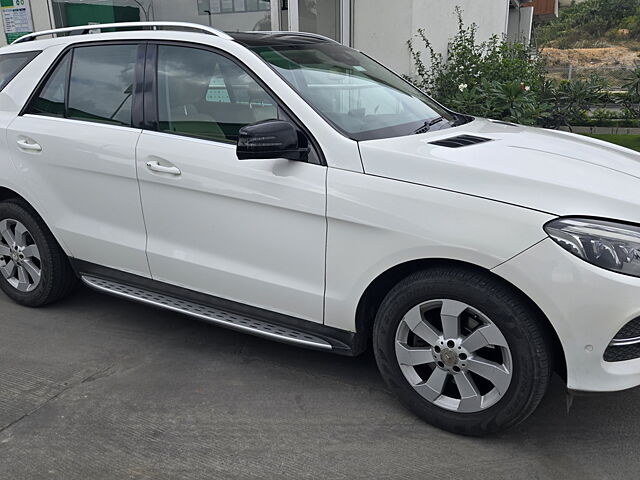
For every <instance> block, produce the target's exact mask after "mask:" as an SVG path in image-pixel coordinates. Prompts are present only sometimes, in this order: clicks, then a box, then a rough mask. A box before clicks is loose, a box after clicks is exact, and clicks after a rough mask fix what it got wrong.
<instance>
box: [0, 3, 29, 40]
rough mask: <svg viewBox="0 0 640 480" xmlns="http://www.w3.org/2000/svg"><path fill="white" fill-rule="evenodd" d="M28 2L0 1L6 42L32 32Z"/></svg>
mask: <svg viewBox="0 0 640 480" xmlns="http://www.w3.org/2000/svg"><path fill="white" fill-rule="evenodd" d="M29 1H30V0H0V8H1V9H2V24H3V26H4V33H5V35H6V37H7V42H8V43H11V42H13V41H14V40H16V39H17V38H20V37H22V36H23V35H26V34H27V33H32V32H33V19H32V17H31V5H30V3H29Z"/></svg>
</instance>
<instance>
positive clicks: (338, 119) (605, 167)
mask: <svg viewBox="0 0 640 480" xmlns="http://www.w3.org/2000/svg"><path fill="white" fill-rule="evenodd" d="M107 28H109V29H110V30H111V31H104V30H106V29H107ZM89 30H91V31H92V32H91V33H92V34H90V35H89V33H90V32H89ZM94 30H97V31H98V33H95V32H93V31H94ZM100 32H102V33H100ZM61 33H71V34H73V35H69V36H65V35H61ZM42 36H48V37H50V38H47V39H40V40H38V39H37V38H39V37H42ZM0 82H1V83H0V87H1V93H0V128H2V131H3V134H2V136H1V137H0V168H1V170H0V201H1V202H0V234H1V237H2V240H1V241H0V271H1V273H2V275H1V277H0V286H1V288H2V290H4V292H5V293H6V294H7V295H8V296H9V297H11V298H12V299H14V300H16V301H17V302H19V303H22V304H24V305H28V306H33V307H36V306H41V305H45V304H48V303H51V302H53V301H55V300H58V299H60V298H61V297H63V296H65V295H67V294H68V293H69V292H71V291H72V289H73V287H74V286H75V284H76V283H77V278H80V279H82V281H83V282H84V283H86V284H87V285H88V286H90V287H93V288H95V289H98V290H101V291H104V292H107V293H110V294H113V295H117V296H121V297H125V298H129V299H132V300H137V301H140V302H145V303H147V304H150V305H154V306H157V307H160V308H167V309H170V310H173V311H175V312H180V313H184V314H187V315H191V316H193V317H197V318H200V319H202V320H205V321H209V322H212V323H215V324H217V325H221V326H226V327H230V328H234V329H237V330H241V331H244V332H247V333H252V334H255V335H260V336H263V337H267V338H271V339H273V340H278V341H281V342H286V343H291V344H295V345H300V346H305V347H310V348H316V349H322V350H327V351H330V352H335V353H339V354H343V355H358V354H360V353H362V352H363V351H364V350H365V349H366V348H367V346H368V345H369V344H370V343H372V344H373V349H374V351H375V355H376V358H377V361H378V365H379V367H380V371H381V372H382V375H383V377H384V379H385V380H386V382H387V384H388V385H389V388H390V389H391V390H393V392H395V393H396V394H397V396H398V397H399V398H400V400H401V401H402V402H403V403H404V404H405V405H407V406H408V407H409V408H410V409H411V410H413V411H414V412H415V413H416V414H418V415H419V416H420V417H422V418H424V419H426V420H427V421H428V422H430V423H432V424H433V425H436V426H438V427H440V428H444V429H447V430H450V431H453V432H456V433H463V434H471V435H479V434H484V433H489V432H495V431H498V430H501V429H504V428H507V427H510V426H513V425H515V424H517V423H518V422H520V421H522V420H523V419H525V418H526V417H527V416H528V415H530V414H531V413H532V412H533V410H534V409H535V408H536V406H537V405H538V403H539V402H540V400H541V398H542V397H543V395H544V393H545V390H546V388H547V385H548V383H549V378H550V375H551V373H552V371H553V370H554V369H555V371H557V372H558V373H559V374H560V375H562V376H563V377H564V378H565V379H566V382H567V386H568V388H569V389H570V390H581V391H592V392H596V391H613V390H620V389H626V388H630V387H633V386H636V385H638V384H640V295H639V293H640V278H639V277H640V197H639V195H638V192H639V191H640V162H639V160H640V155H638V154H637V153H635V152H632V151H630V150H626V149H624V148H620V147H616V146H613V145H609V144H606V143H603V142H599V141H597V140H591V139H588V138H583V137H578V136H575V135H571V134H566V133H559V132H552V131H545V130H538V129H533V128H526V127H522V126H519V125H514V124H509V123H504V122H498V121H491V120H484V119H479V118H471V117H467V116H464V115H460V114H456V113H453V112H451V111H449V110H447V109H446V108H444V107H442V106H441V105H438V104H437V103H435V102H434V101H433V100H431V99H430V98H428V97H427V96H426V95H424V94H423V93H421V92H420V91H418V90H417V89H416V88H414V87H413V86H411V85H410V84H408V83H406V82H405V81H404V80H402V79H401V78H400V77H398V76H396V75H395V74H393V73H392V72H390V71H389V70H387V69H386V68H384V67H383V66H381V65H380V64H378V63H376V62H375V61H374V60H372V59H371V58H369V57H367V56H366V55H364V54H362V53H360V52H358V51H355V50H352V49H350V48H347V47H344V46H342V45H340V44H338V43H335V42H333V41H331V40H328V39H326V38H323V37H319V36H317V35H311V34H297V33H258V32H254V33H233V34H226V33H223V32H220V31H217V30H214V29H211V28H208V27H202V26H198V25H191V24H176V23H155V24H137V23H136V24H127V25H126V26H124V27H123V25H108V26H104V25H103V26H95V25H92V26H87V27H76V28H69V29H63V30H59V31H50V32H41V33H38V34H33V35H30V36H27V37H23V38H22V39H20V40H19V41H18V42H17V43H15V44H14V45H12V46H9V47H7V48H3V49H2V50H0Z"/></svg>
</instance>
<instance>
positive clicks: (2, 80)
mask: <svg viewBox="0 0 640 480" xmlns="http://www.w3.org/2000/svg"><path fill="white" fill-rule="evenodd" d="M39 54H40V52H20V53H7V54H5V55H0V90H3V89H4V87H6V86H7V85H8V84H9V82H10V81H11V80H13V78H14V77H15V76H16V75H18V73H20V72H21V71H22V69H23V68H24V67H26V66H27V65H28V64H29V62H31V60H33V59H34V58H36V57H37V56H38V55H39Z"/></svg>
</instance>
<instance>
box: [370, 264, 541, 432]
mask: <svg viewBox="0 0 640 480" xmlns="http://www.w3.org/2000/svg"><path fill="white" fill-rule="evenodd" d="M435 299H452V300H456V301H459V302H463V303H466V304H468V305H470V306H472V307H473V308H475V309H477V310H479V311H481V312H483V313H484V314H485V315H486V316H487V317H489V318H490V319H491V321H492V322H493V323H494V324H495V326H497V327H498V329H499V330H500V331H501V332H502V334H503V336H504V339H505V340H506V341H507V343H508V347H509V349H510V355H511V358H512V377H511V382H510V383H509V386H508V388H507V389H506V392H505V393H504V394H503V396H502V397H501V398H500V399H499V400H498V401H497V403H495V404H493V405H491V406H489V407H488V408H486V409H484V410H480V411H477V412H472V413H461V412H456V411H452V410H447V409H445V408H442V407H441V406H438V405H436V404H434V403H432V402H431V401H429V400H427V399H426V398H424V397H423V396H422V395H420V394H419V393H418V392H417V391H416V390H415V389H414V388H413V386H412V385H411V384H410V383H409V381H408V380H407V379H406V378H405V376H404V374H403V372H402V370H401V367H400V365H399V361H398V359H397V355H396V350H395V348H396V346H395V343H396V334H397V331H398V326H399V324H400V322H401V321H402V319H403V317H404V316H405V315H406V314H407V312H409V310H410V309H412V308H413V307H415V306H416V305H420V304H423V303H424V302H428V301H429V300H435ZM543 321H544V319H541V318H540V315H539V313H537V312H536V311H535V309H533V308H532V307H530V306H529V305H528V303H527V301H526V300H525V299H523V298H522V296H521V295H520V294H519V293H518V292H517V291H515V290H514V289H512V288H511V287H509V286H508V285H506V284H505V283H503V282H502V281H501V280H499V279H497V278H496V277H492V276H491V274H489V273H485V272H482V271H480V270H475V269H472V268H464V267H452V268H445V267H437V268H433V269H429V270H425V271H420V272H416V273H414V274H412V275H410V276H409V277H407V278H406V279H404V280H402V281H401V282H400V283H399V284H398V285H396V286H395V287H394V288H393V289H392V290H391V291H390V292H389V294H388V295H387V296H386V297H385V299H384V300H383V302H382V305H381V307H380V309H379V311H378V314H377V316H376V320H375V325H374V330H373V345H374V351H375V356H376V361H377V363H378V367H379V369H380V372H381V373H382V376H383V378H384V380H385V382H386V383H387V385H388V386H389V388H390V389H391V390H392V391H393V392H394V393H395V394H396V395H397V396H398V398H399V399H400V401H401V402H402V403H403V404H404V405H405V406H406V407H408V408H409V409H410V410H411V411H412V412H414V413H415V414H417V415H418V416H419V417H421V418H422V419H424V420H425V421H427V422H428V423H430V424H432V425H434V426H436V427H438V428H441V429H443V430H447V431H449V432H453V433H456V434H462V435H470V436H481V435H486V434H490V433H495V432H499V431H502V430H505V429H507V428H510V427H513V426H515V425H517V424H518V423H520V422H522V421H523V420H524V419H526V418H527V417H528V416H529V415H531V413H533V411H534V410H535V409H536V407H537V406H538V404H539V403H540V401H541V400H542V398H543V396H544V394H545V392H546V390H547V387H548V384H549V380H550V377H551V372H552V364H551V363H552V348H551V343H550V341H549V339H548V337H547V335H546V331H545V328H544V327H543V324H542V322H543ZM434 348H435V347H434ZM431 354H433V351H432V352H431ZM435 368H437V367H435Z"/></svg>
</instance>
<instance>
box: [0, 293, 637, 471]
mask: <svg viewBox="0 0 640 480" xmlns="http://www.w3.org/2000/svg"><path fill="white" fill-rule="evenodd" d="M639 411H640V391H629V392H623V393H616V394H611V395H607V396H597V397H586V398H577V399H576V400H575V402H574V405H573V408H572V410H571V413H570V414H569V415H567V413H566V406H565V398H564V393H563V390H562V385H561V384H560V382H558V381H557V382H555V384H554V385H553V386H552V389H551V391H550V392H549V395H547V397H546V399H545V401H544V402H543V404H542V406H541V407H540V408H539V409H538V411H537V412H536V414H534V416H533V417H532V418H531V419H530V420H529V421H527V422H526V423H525V424H524V425H522V426H520V427H518V428H517V429H515V430H513V431H510V432H508V433H507V434H504V435H501V436H498V437H492V438H489V439H469V438H462V437H456V436H454V435H450V434H448V433H444V432H442V431H439V430H437V429H435V428H432V427H430V426H429V425H426V424H424V423H422V422H421V421H419V420H417V419H416V418H414V417H413V416H412V415H411V414H410V413H408V412H406V411H405V410H404V409H403V408H402V407H401V406H400V405H399V404H398V403H396V401H395V400H394V398H393V397H392V396H391V395H390V394H389V393H388V392H387V390H386V388H385V386H384V385H383V383H382V381H381V380H380V378H379V376H378V374H377V371H376V367H375V362H374V361H373V358H372V357H371V355H366V356H364V357H361V358H356V359H352V358H343V357H338V356H334V355H330V354H324V353H318V352H313V351H308V350H302V349H297V348H293V347H289V346H284V345H280V344H277V343H271V342H268V341H265V340H261V339H257V338H254V337H250V336H247V335H242V334H239V333H235V332H231V331H228V330H224V329H221V328H217V327H213V326H210V325H207V324H204V323H200V322H197V321H194V320H192V319H189V318H186V317H182V316H179V315H175V314H172V313H168V312H164V311H159V310H155V309H152V308H149V307H146V306H142V305H137V304H133V303H128V302H125V301H121V300H118V299H114V298H112V297H108V296H104V295H100V294H97V293H93V292H89V291H87V290H85V289H80V290H79V291H78V292H77V294H75V295H74V296H73V297H72V298H70V299H68V300H66V301H64V302H62V303H59V304H56V305H54V306H52V307H48V308H46V309H40V310H30V309H26V308H23V307H19V306H17V305H15V304H13V303H11V302H10V301H9V300H8V299H7V298H6V297H4V296H3V295H1V294H0V479H3V480H19V479H29V480H32V479H41V478H42V479H64V480H68V479H82V480H94V479H121V478H123V479H124V478H132V479H139V478H140V479H142V478H145V479H154V480H156V479H165V478H166V479H182V478H185V479H196V478H221V479H225V480H226V479H241V478H261V479H262V478H264V479H279V478H289V479H303V478H331V479H342V478H344V479H359V478H363V479H364V478H366V479H373V478H380V479H396V478H398V479H400V478H406V479H428V478H437V479H439V480H442V479H470V478H474V479H477V478H491V479H492V480H498V479H516V478H518V479H519V478H523V479H524V478H526V479H533V478H550V479H562V480H567V479H574V478H575V479H581V480H585V479H607V478H611V479H614V478H615V479H623V478H624V479H626V478H638V475H639V474H638V471H640V458H639V455H638V454H639V453H640V449H639V447H638V445H639V444H640V421H639V414H638V412H639Z"/></svg>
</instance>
